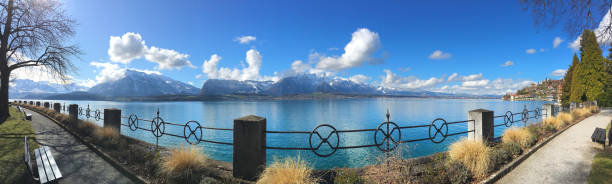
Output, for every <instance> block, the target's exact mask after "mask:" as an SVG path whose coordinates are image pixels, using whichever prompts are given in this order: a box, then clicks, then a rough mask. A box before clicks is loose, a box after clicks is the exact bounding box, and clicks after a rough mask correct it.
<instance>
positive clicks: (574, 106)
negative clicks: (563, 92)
mask: <svg viewBox="0 0 612 184" xmlns="http://www.w3.org/2000/svg"><path fill="white" fill-rule="evenodd" d="M574 109H576V102H572V103H570V112H572V111H574Z"/></svg>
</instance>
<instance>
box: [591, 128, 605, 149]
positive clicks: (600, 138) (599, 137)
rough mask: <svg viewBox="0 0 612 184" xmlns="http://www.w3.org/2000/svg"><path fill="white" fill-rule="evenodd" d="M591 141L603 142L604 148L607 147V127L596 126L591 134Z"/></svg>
mask: <svg viewBox="0 0 612 184" xmlns="http://www.w3.org/2000/svg"><path fill="white" fill-rule="evenodd" d="M591 141H593V142H596V143H599V144H603V146H604V148H605V147H606V129H603V128H595V131H594V132H593V135H591Z"/></svg>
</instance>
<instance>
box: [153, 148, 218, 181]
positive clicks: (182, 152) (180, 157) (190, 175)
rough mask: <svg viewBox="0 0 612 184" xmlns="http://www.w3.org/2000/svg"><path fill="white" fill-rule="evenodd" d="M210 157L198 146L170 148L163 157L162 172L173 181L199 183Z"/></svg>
mask: <svg viewBox="0 0 612 184" xmlns="http://www.w3.org/2000/svg"><path fill="white" fill-rule="evenodd" d="M207 160H208V158H207V156H206V155H204V154H203V153H202V152H201V150H200V149H199V148H198V147H196V146H191V145H190V146H188V147H186V146H181V147H179V148H174V149H171V150H170V154H169V155H168V156H166V157H164V158H163V160H162V163H161V170H160V171H161V172H162V174H164V175H165V176H166V178H167V179H168V180H169V182H171V183H198V181H199V180H200V178H201V176H200V175H199V173H200V172H202V171H204V169H205V167H206V166H207V164H208V162H207Z"/></svg>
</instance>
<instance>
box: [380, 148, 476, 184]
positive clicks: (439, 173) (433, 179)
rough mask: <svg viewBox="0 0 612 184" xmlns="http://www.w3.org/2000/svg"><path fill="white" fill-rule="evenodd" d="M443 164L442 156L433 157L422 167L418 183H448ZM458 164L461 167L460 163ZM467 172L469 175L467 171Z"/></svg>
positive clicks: (445, 168) (447, 175)
mask: <svg viewBox="0 0 612 184" xmlns="http://www.w3.org/2000/svg"><path fill="white" fill-rule="evenodd" d="M451 162H452V161H451ZM445 163H447V160H446V159H445V158H444V155H443V154H437V155H434V159H433V160H432V161H430V162H427V163H426V164H425V166H424V167H423V175H422V176H421V177H420V179H421V180H422V181H420V183H450V179H449V174H448V173H447V172H448V168H447V167H446V165H445ZM455 163H456V162H455ZM459 164H460V165H462V164H461V163H459ZM464 168H465V167H464ZM467 172H468V173H469V171H467ZM370 183H410V182H408V181H405V182H398V181H393V182H378V181H370ZM417 183H419V182H417Z"/></svg>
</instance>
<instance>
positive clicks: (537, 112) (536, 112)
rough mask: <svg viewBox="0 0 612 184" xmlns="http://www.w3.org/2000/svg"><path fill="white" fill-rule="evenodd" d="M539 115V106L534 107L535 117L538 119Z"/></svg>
mask: <svg viewBox="0 0 612 184" xmlns="http://www.w3.org/2000/svg"><path fill="white" fill-rule="evenodd" d="M539 117H540V108H536V109H535V119H538V118H539Z"/></svg>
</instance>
